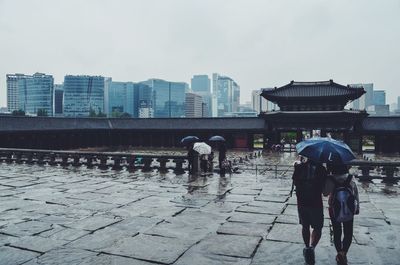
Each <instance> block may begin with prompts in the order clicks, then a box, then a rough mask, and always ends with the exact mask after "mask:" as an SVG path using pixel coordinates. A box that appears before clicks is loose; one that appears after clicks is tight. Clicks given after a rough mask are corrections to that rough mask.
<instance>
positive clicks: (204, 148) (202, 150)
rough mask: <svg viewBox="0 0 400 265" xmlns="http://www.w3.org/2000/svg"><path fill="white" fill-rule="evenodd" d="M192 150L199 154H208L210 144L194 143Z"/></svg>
mask: <svg viewBox="0 0 400 265" xmlns="http://www.w3.org/2000/svg"><path fill="white" fill-rule="evenodd" d="M193 150H194V151H196V152H197V153H199V154H200V155H209V154H211V146H209V145H208V144H206V143H203V142H200V143H194V145H193Z"/></svg>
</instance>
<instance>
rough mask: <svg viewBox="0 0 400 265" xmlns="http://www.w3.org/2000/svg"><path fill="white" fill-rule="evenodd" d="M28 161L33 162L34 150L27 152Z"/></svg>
mask: <svg viewBox="0 0 400 265" xmlns="http://www.w3.org/2000/svg"><path fill="white" fill-rule="evenodd" d="M26 163H27V164H33V153H32V152H27V153H26Z"/></svg>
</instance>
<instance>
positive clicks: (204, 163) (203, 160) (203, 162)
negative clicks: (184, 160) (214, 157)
mask: <svg viewBox="0 0 400 265" xmlns="http://www.w3.org/2000/svg"><path fill="white" fill-rule="evenodd" d="M200 168H201V172H202V173H207V171H208V156H207V155H206V154H203V155H201V156H200Z"/></svg>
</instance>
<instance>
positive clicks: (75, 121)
mask: <svg viewBox="0 0 400 265" xmlns="http://www.w3.org/2000/svg"><path fill="white" fill-rule="evenodd" d="M280 120H281V121H282V122H284V120H285V117H284V116H283V117H282V118H279V119H278V121H280ZM282 124H284V123H282ZM282 124H277V119H276V118H274V120H270V118H268V117H252V118H172V119H156V118H153V119H109V118H57V117H15V116H0V147H3V148H39V149H59V150H67V149H74V148H84V147H96V146H118V145H131V146H144V147H146V146H148V147H173V146H179V141H180V139H181V138H182V137H184V136H187V135H196V136H198V137H200V138H201V139H203V140H207V139H208V138H209V137H211V136H213V135H222V136H224V137H225V138H226V139H227V144H228V147H230V148H252V147H253V139H254V137H255V135H256V136H258V137H259V136H260V135H262V136H263V137H264V143H265V144H267V143H268V144H273V143H278V142H279V140H280V135H281V133H283V132H285V131H296V128H302V120H301V119H299V120H298V122H296V123H295V124H294V123H291V122H290V123H289V124H292V127H290V128H289V127H287V128H286V127H282ZM327 124H328V125H329V124H330V125H329V126H330V127H329V129H330V130H332V131H338V132H341V133H343V135H344V140H345V141H347V142H351V143H352V144H353V146H356V147H355V148H354V149H356V151H361V150H359V149H360V144H359V145H357V141H358V142H359V143H360V142H361V139H362V137H363V136H374V138H375V149H376V151H378V152H400V117H396V116H395V117H366V118H364V119H363V120H362V121H361V123H358V124H355V125H354V126H347V127H346V126H344V127H343V126H339V125H337V124H336V123H330V122H329V120H328V121H327ZM332 124H334V126H332ZM328 125H327V126H328ZM293 126H294V127H296V128H294V127H293ZM307 126H308V127H310V126H312V124H311V125H309V124H308V125H307ZM318 126H319V127H320V125H318ZM331 127H332V128H331ZM302 130H304V128H302ZM323 130H324V129H323ZM297 131H299V129H297ZM354 143H356V144H354ZM357 146H358V147H357Z"/></svg>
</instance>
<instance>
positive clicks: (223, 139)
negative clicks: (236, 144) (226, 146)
mask: <svg viewBox="0 0 400 265" xmlns="http://www.w3.org/2000/svg"><path fill="white" fill-rule="evenodd" d="M208 140H209V141H210V142H225V141H226V140H225V138H224V137H222V136H219V135H215V136H213V137H211V138H210V139H208Z"/></svg>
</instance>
